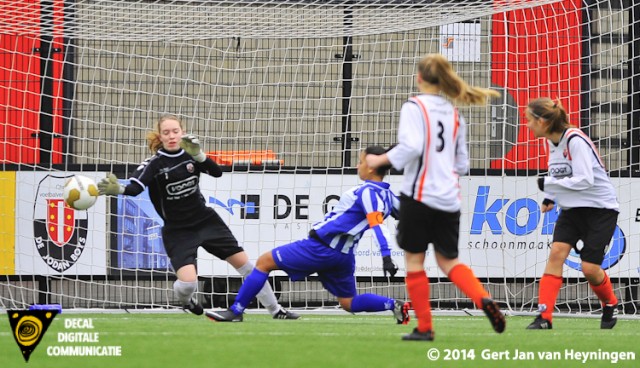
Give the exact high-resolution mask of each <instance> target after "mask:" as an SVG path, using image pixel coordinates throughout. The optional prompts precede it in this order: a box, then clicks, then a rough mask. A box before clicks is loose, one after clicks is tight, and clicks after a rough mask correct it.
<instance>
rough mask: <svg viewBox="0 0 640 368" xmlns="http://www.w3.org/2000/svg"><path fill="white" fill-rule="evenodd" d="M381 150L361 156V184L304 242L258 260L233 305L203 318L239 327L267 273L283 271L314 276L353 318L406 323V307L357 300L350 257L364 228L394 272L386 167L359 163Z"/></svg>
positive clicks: (392, 200) (370, 298)
mask: <svg viewBox="0 0 640 368" xmlns="http://www.w3.org/2000/svg"><path fill="white" fill-rule="evenodd" d="M384 152H385V149H384V148H382V147H379V146H374V147H369V148H367V149H366V150H365V151H364V152H362V153H361V155H360V162H359V164H358V176H359V177H360V179H362V180H364V181H365V182H364V184H363V185H360V186H356V187H354V188H352V189H350V190H348V191H347V192H345V193H343V194H342V196H341V197H340V201H339V203H338V204H337V205H336V206H335V207H334V208H333V210H332V211H331V212H329V213H327V214H326V215H325V218H324V220H323V221H321V222H319V223H317V224H314V225H313V228H312V230H311V231H310V232H309V237H308V238H306V239H302V240H299V241H295V242H293V243H290V244H287V245H283V246H280V247H277V248H274V249H273V250H271V251H269V252H266V253H264V254H262V255H261V256H260V258H258V262H257V264H256V268H255V269H254V270H253V272H251V274H250V275H249V276H248V277H247V278H246V279H245V281H244V283H243V284H242V287H241V288H240V291H239V292H238V296H237V297H236V300H235V303H234V304H233V305H232V306H231V308H229V309H228V310H225V311H207V312H206V313H205V314H206V315H207V317H209V318H211V319H213V320H215V321H219V322H241V321H242V313H243V312H244V310H245V308H246V307H247V304H248V303H249V302H250V301H251V300H252V299H253V297H254V296H255V295H256V293H258V292H259V291H260V289H261V288H262V287H263V286H264V285H266V281H267V278H268V276H269V272H271V271H273V270H277V269H280V270H283V271H285V272H286V273H287V274H288V275H289V277H290V278H291V280H293V281H297V280H301V279H304V278H305V277H306V276H309V275H310V274H312V273H316V272H317V273H318V276H319V278H320V282H321V283H322V285H323V286H324V287H325V289H327V290H328V291H329V292H330V293H331V294H333V295H335V296H336V297H337V298H338V302H339V303H340V306H341V307H342V308H343V309H344V310H346V311H348V312H352V313H358V312H380V311H385V310H390V311H392V312H393V315H394V317H395V319H396V321H397V323H398V324H406V323H407V322H408V321H409V303H404V302H401V301H399V300H394V299H391V298H387V297H384V296H380V295H376V294H362V295H356V282H355V277H354V273H355V256H354V251H355V249H356V247H357V245H358V241H359V240H360V239H361V238H362V235H363V234H364V232H365V231H367V230H368V229H371V230H372V231H373V233H374V236H375V239H376V241H377V243H378V245H379V246H380V251H381V254H382V259H383V271H384V274H385V275H387V274H388V275H391V276H395V274H396V272H397V271H398V267H397V266H396V265H395V263H394V262H393V260H392V259H391V251H390V250H389V243H388V240H387V239H388V237H389V234H388V230H387V229H386V228H385V227H383V226H381V225H382V222H383V220H384V219H385V218H387V217H388V216H389V215H391V214H393V215H394V217H395V215H397V211H398V203H399V202H398V199H397V198H396V196H395V195H394V194H393V193H392V192H391V190H389V184H388V183H384V182H382V179H383V178H384V176H385V174H386V172H387V171H388V170H389V167H388V166H387V167H381V168H379V169H375V170H374V169H372V168H370V167H368V166H367V165H366V163H365V161H364V156H365V154H374V155H380V154H383V153H384Z"/></svg>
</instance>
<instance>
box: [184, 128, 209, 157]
mask: <svg viewBox="0 0 640 368" xmlns="http://www.w3.org/2000/svg"><path fill="white" fill-rule="evenodd" d="M180 147H182V149H183V150H184V151H185V152H186V153H188V154H190V155H191V157H193V159H194V160H196V161H198V162H204V160H206V159H207V156H206V155H205V154H204V152H202V149H201V148H200V140H198V138H197V137H196V136H195V135H192V134H188V135H185V136H182V140H181V141H180Z"/></svg>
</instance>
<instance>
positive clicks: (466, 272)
mask: <svg viewBox="0 0 640 368" xmlns="http://www.w3.org/2000/svg"><path fill="white" fill-rule="evenodd" d="M448 277H449V280H451V282H453V283H454V284H455V285H456V286H457V287H458V289H460V290H462V292H463V293H465V295H466V296H468V297H469V298H471V300H473V303H474V304H475V305H476V307H478V308H479V307H482V298H488V297H489V293H488V292H487V291H486V290H485V289H484V288H483V287H482V284H481V283H480V281H478V279H477V278H476V275H474V274H473V271H472V270H471V269H470V268H469V267H468V266H467V265H465V264H463V263H458V264H457V265H455V266H453V268H452V269H451V271H449V275H448Z"/></svg>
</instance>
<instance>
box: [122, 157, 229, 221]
mask: <svg viewBox="0 0 640 368" xmlns="http://www.w3.org/2000/svg"><path fill="white" fill-rule="evenodd" d="M200 173H206V174H209V175H211V176H214V177H219V176H221V175H222V170H221V169H220V166H218V165H217V164H216V163H215V162H213V161H212V160H211V159H210V158H207V159H206V160H205V161H204V162H197V161H195V160H194V159H193V158H192V157H191V156H190V155H189V154H188V153H186V152H185V151H184V150H182V149H181V150H180V151H177V152H167V151H165V150H164V149H160V150H158V152H157V153H156V154H155V155H154V156H152V157H150V158H148V159H146V160H145V161H143V162H142V163H141V164H140V166H138V168H137V169H136V170H135V171H134V173H133V174H132V175H131V177H130V180H131V183H130V184H129V185H127V187H126V189H125V192H124V194H125V195H137V194H139V193H141V192H142V191H143V190H144V188H149V197H150V198H151V202H152V203H153V206H154V207H155V209H156V211H157V212H158V214H159V215H160V216H161V217H162V219H163V220H164V225H165V226H166V227H170V228H183V227H191V226H193V225H194V224H198V223H200V222H202V221H203V220H206V219H209V218H211V216H215V212H214V210H213V209H212V208H211V207H208V206H207V205H206V202H205V199H204V197H203V196H202V193H201V192H200V187H199V183H200Z"/></svg>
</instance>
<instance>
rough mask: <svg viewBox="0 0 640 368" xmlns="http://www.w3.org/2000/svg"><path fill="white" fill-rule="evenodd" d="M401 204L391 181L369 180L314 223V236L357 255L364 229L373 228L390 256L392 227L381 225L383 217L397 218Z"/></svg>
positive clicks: (381, 247)
mask: <svg viewBox="0 0 640 368" xmlns="http://www.w3.org/2000/svg"><path fill="white" fill-rule="evenodd" d="M399 206H400V205H399V201H398V198H397V197H396V196H395V195H394V194H393V192H391V190H390V189H389V183H383V182H377V181H370V180H366V181H365V182H364V184H362V185H360V186H357V187H354V188H352V189H350V190H348V191H346V192H345V193H343V194H342V196H341V197H340V201H339V202H338V204H337V205H336V206H335V207H333V209H332V210H331V212H329V213H327V214H326V215H325V217H324V220H322V221H321V222H318V223H316V224H314V225H313V229H312V230H311V236H312V237H314V238H316V239H318V240H320V241H321V242H323V243H324V244H325V245H327V246H329V247H331V248H333V249H336V250H338V251H340V252H342V253H346V254H348V253H351V254H353V252H354V250H355V249H356V247H357V246H358V241H360V239H361V238H362V235H363V234H364V232H365V231H367V230H368V229H369V228H371V229H372V230H373V233H374V238H375V239H376V242H377V243H378V246H379V247H380V251H381V252H382V256H388V255H390V252H391V251H390V250H389V243H388V239H389V230H388V229H387V228H386V227H385V226H381V225H382V220H384V219H385V218H387V217H388V216H389V215H393V216H394V217H397V216H396V215H397V212H398V209H399ZM380 216H381V218H380Z"/></svg>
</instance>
